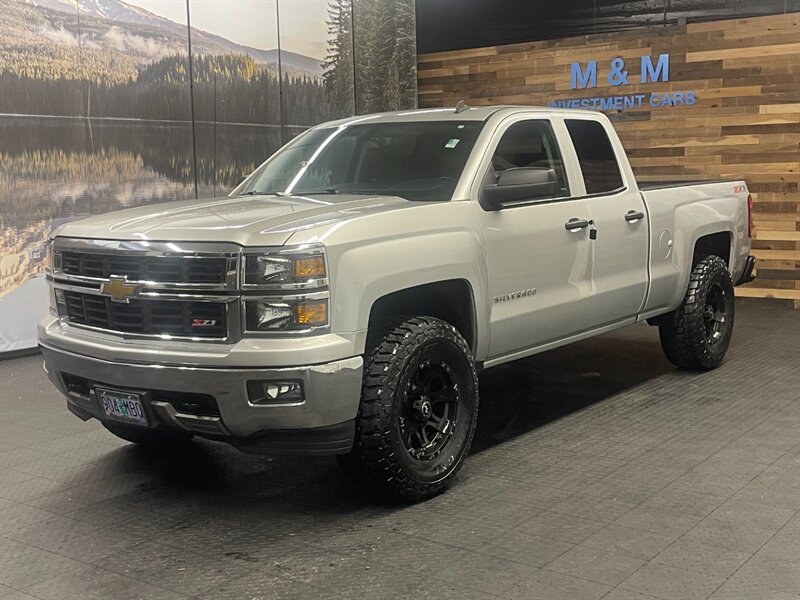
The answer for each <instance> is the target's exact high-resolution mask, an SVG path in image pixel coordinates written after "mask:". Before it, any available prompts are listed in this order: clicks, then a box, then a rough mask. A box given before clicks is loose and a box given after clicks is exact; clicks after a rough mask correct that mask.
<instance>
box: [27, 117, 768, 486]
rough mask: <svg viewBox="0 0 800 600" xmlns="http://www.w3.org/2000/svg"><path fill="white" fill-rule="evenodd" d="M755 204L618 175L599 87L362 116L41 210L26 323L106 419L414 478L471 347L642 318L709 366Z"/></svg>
mask: <svg viewBox="0 0 800 600" xmlns="http://www.w3.org/2000/svg"><path fill="white" fill-rule="evenodd" d="M751 229H752V221H751V206H750V197H749V194H748V191H747V187H746V185H745V183H744V181H718V182H698V183H685V182H684V183H662V184H658V185H652V184H648V185H638V184H637V182H636V179H635V178H634V175H633V172H632V170H631V167H630V165H629V163H628V160H627V158H626V155H625V152H624V150H623V147H622V145H621V143H620V141H619V139H618V137H617V135H616V133H615V131H614V129H613V126H612V125H611V123H610V121H609V120H608V119H607V118H606V117H605V116H604V115H602V114H600V113H594V112H588V111H570V110H557V109H544V108H534V107H513V106H509V107H480V108H472V107H467V106H464V105H463V104H460V105H459V106H458V107H457V108H456V109H455V110H453V109H452V108H448V109H436V110H416V111H408V112H395V113H387V114H376V115H368V116H358V117H353V118H349V119H344V120H340V121H335V122H330V123H325V124H322V125H319V126H316V127H314V128H312V129H310V130H308V131H306V132H304V133H302V134H301V135H299V136H297V137H296V138H295V139H293V140H292V141H290V142H289V143H288V144H287V145H285V146H284V147H283V148H282V149H280V150H279V151H278V152H276V153H275V154H274V155H273V156H272V157H270V158H269V159H268V160H266V162H264V163H263V164H262V165H261V166H260V167H258V168H257V169H256V170H255V171H254V172H253V173H252V174H251V175H250V176H248V177H247V178H246V179H245V180H244V181H243V182H242V183H241V184H240V185H239V186H238V187H237V188H236V189H235V190H234V191H233V192H232V193H231V194H230V195H229V196H226V197H223V198H214V199H200V200H186V201H178V202H173V203H169V204H161V205H155V206H153V205H151V206H143V207H138V208H132V209H127V210H122V211H119V212H114V213H109V214H104V215H99V216H93V217H90V218H88V219H85V220H82V221H78V222H73V223H69V224H67V225H65V226H63V227H61V228H60V229H58V230H57V231H55V232H54V233H53V235H52V238H51V240H50V244H49V251H50V258H49V272H48V280H49V283H50V295H51V297H50V301H51V313H52V314H51V315H49V316H48V317H47V318H46V319H44V320H43V321H42V322H41V324H40V326H39V341H40V344H41V350H42V354H43V356H44V362H45V369H46V371H47V373H48V374H49V378H50V379H51V380H52V382H53V383H54V384H55V385H56V387H57V388H58V389H59V390H60V391H61V392H62V393H63V394H64V396H66V399H67V406H68V408H69V410H70V411H71V412H73V413H74V414H75V415H77V416H78V417H79V418H81V419H84V420H86V419H90V418H95V419H99V420H100V421H101V422H102V424H103V425H104V426H105V427H106V428H107V429H108V430H109V431H111V433H113V434H116V435H117V436H119V437H121V438H124V439H125V440H129V441H131V442H135V443H139V444H151V445H155V444H158V445H162V444H173V443H182V442H184V441H185V440H188V439H189V438H190V437H192V436H194V435H197V436H202V437H204V438H210V439H212V440H219V441H225V442H228V443H231V444H233V445H234V446H235V447H237V448H239V449H241V450H243V451H245V452H251V453H301V454H303V453H305V454H315V455H320V454H331V455H339V462H340V464H341V465H342V467H343V468H344V469H345V471H346V472H348V473H349V474H351V475H352V476H354V477H355V478H357V479H358V480H359V481H361V482H364V483H366V484H367V485H370V486H373V488H375V489H378V490H382V491H384V492H388V493H389V494H390V495H393V496H395V497H399V498H402V499H406V500H411V501H415V500H421V499H425V498H428V497H431V496H433V495H435V494H437V493H439V492H440V491H442V490H443V489H444V488H445V487H446V486H447V485H448V483H449V482H450V481H451V480H452V479H453V476H454V475H455V474H456V472H457V471H458V469H459V468H460V466H461V465H462V463H463V462H464V459H465V456H466V454H467V452H468V450H469V447H470V443H471V441H472V436H473V432H474V431H475V425H476V420H477V417H478V373H479V372H480V371H481V370H482V369H488V368H491V367H494V366H496V365H500V364H503V363H506V362H509V361H512V360H515V359H518V358H522V357H526V356H530V355H532V354H536V353H538V352H543V351H546V350H549V349H551V348H555V347H558V346H562V345H564V344H569V343H571V342H574V341H577V340H581V339H584V338H587V337H590V336H594V335H598V334H603V333H606V332H609V331H612V330H614V329H617V328H620V327H624V326H627V325H632V324H634V323H638V322H641V321H647V322H648V323H650V324H651V325H655V326H658V328H659V330H660V339H661V345H662V346H663V349H664V352H665V353H666V356H667V358H668V359H669V360H670V361H672V362H673V363H674V364H675V365H677V366H678V367H680V368H684V369H699V370H707V369H713V368H715V367H717V366H718V365H719V364H720V362H721V361H722V360H723V357H724V355H725V353H726V350H727V348H728V345H729V342H730V340H731V333H732V330H733V321H734V289H733V288H734V285H735V284H741V283H743V282H747V281H750V280H751V279H752V277H753V265H754V259H753V257H751V256H750V245H751V243H750V239H751Z"/></svg>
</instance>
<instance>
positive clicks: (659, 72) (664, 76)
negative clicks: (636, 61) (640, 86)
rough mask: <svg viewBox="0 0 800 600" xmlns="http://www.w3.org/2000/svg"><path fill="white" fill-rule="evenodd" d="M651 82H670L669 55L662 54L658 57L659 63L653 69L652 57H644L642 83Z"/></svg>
mask: <svg viewBox="0 0 800 600" xmlns="http://www.w3.org/2000/svg"><path fill="white" fill-rule="evenodd" d="M648 78H649V80H650V81H658V80H659V79H660V80H661V81H669V54H662V55H660V56H659V57H658V63H657V64H656V66H655V68H654V67H653V58H652V57H651V56H643V57H642V78H641V82H642V83H647V81H648Z"/></svg>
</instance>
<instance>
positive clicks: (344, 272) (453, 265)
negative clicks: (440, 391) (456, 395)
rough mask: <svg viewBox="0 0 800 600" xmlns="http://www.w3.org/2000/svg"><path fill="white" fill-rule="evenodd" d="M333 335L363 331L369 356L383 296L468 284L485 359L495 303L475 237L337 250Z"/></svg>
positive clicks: (437, 235)
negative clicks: (373, 315)
mask: <svg viewBox="0 0 800 600" xmlns="http://www.w3.org/2000/svg"><path fill="white" fill-rule="evenodd" d="M329 262H330V264H331V265H332V266H331V269H332V270H331V281H332V282H333V283H332V290H331V292H332V294H331V295H332V303H333V305H332V310H331V328H332V330H333V331H348V332H358V333H359V334H360V335H359V336H358V337H357V339H356V342H357V344H358V345H359V348H358V351H359V352H363V350H364V345H365V342H366V330H367V327H368V324H369V317H370V311H371V309H372V306H373V304H374V303H375V302H376V301H377V300H378V299H379V298H381V297H383V296H386V295H387V294H391V293H392V292H397V291H400V290H404V289H408V288H411V287H415V286H419V285H424V284H426V283H435V282H438V281H445V280H452V279H461V280H465V281H466V282H467V283H468V284H469V286H470V288H471V290H472V297H473V301H474V306H473V309H474V315H475V328H476V330H475V334H476V340H477V344H476V356H478V357H482V356H485V354H486V352H487V351H488V348H485V347H484V345H485V344H486V340H488V335H486V332H487V330H488V326H489V313H488V309H487V307H488V306H489V302H488V301H487V297H486V290H487V285H486V281H485V273H484V272H485V269H484V268H483V264H484V257H483V250H482V247H481V245H480V243H479V239H478V238H477V237H476V236H475V234H474V233H472V232H470V231H467V230H461V231H436V232H429V233H420V234H416V235H411V236H405V237H393V238H389V239H379V240H372V241H370V242H368V243H363V242H362V243H358V244H353V245H351V246H349V247H339V248H332V249H331V250H330V256H329Z"/></svg>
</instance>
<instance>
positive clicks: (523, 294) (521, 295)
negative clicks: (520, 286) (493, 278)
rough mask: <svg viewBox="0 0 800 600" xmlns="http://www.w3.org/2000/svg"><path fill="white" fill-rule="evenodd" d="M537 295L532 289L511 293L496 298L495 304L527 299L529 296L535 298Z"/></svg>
mask: <svg viewBox="0 0 800 600" xmlns="http://www.w3.org/2000/svg"><path fill="white" fill-rule="evenodd" d="M535 295H536V289H535V288H531V289H529V290H520V291H519V292H511V293H510V294H503V295H502V296H495V297H494V303H495V304H497V303H498V302H508V301H509V300H516V299H517V298H527V297H529V296H535Z"/></svg>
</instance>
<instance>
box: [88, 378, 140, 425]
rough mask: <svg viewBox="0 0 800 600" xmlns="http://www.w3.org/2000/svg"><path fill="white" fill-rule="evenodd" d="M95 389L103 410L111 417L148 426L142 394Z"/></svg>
mask: <svg viewBox="0 0 800 600" xmlns="http://www.w3.org/2000/svg"><path fill="white" fill-rule="evenodd" d="M94 391H95V393H96V394H97V399H98V400H99V401H100V406H102V407H103V412H104V413H105V415H106V416H107V417H108V418H109V419H114V420H115V421H122V422H123V423H133V424H134V425H143V426H145V427H146V426H147V414H146V413H145V412H144V405H143V404H142V396H141V395H140V394H132V393H131V392H123V391H121V390H109V389H106V388H99V387H96V388H94Z"/></svg>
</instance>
